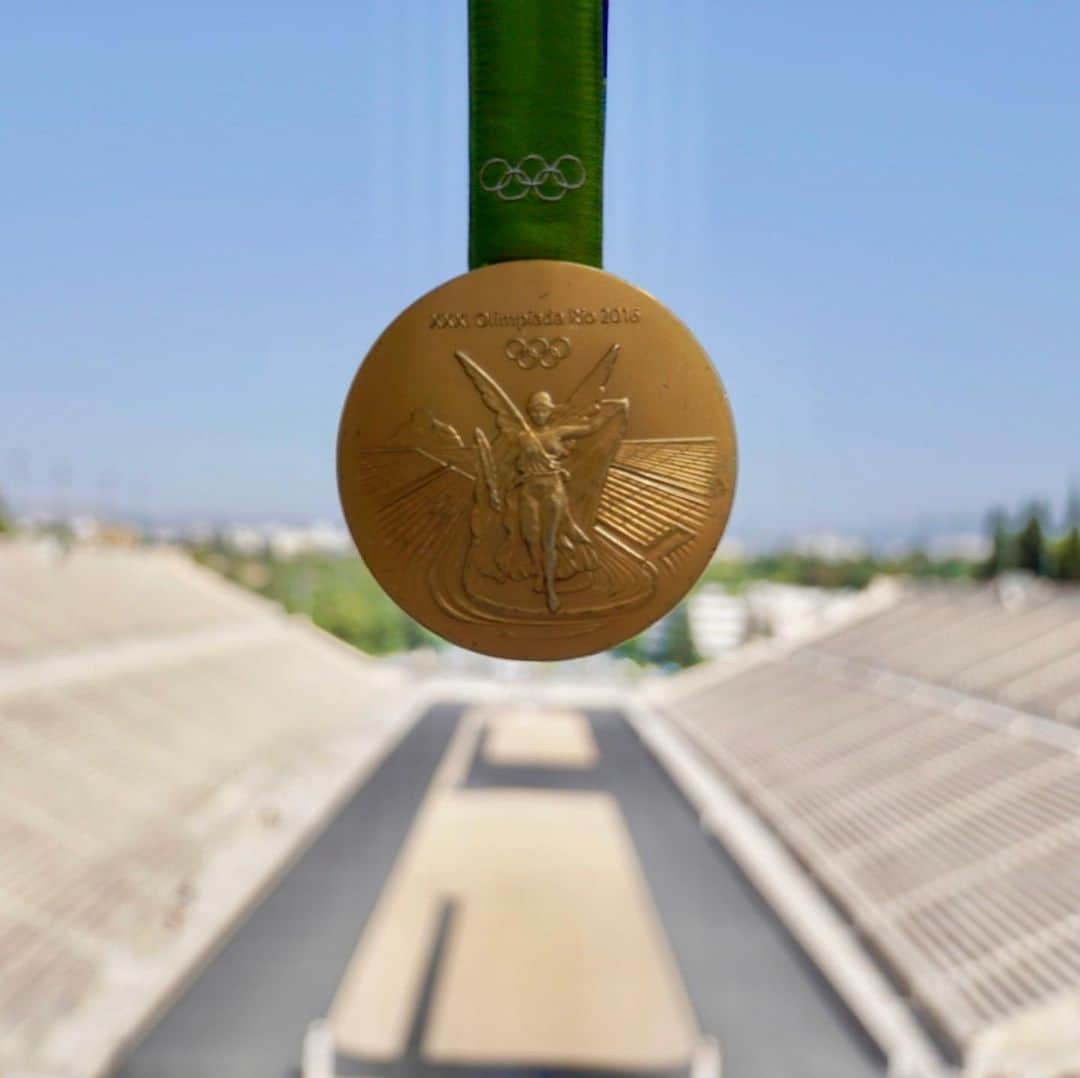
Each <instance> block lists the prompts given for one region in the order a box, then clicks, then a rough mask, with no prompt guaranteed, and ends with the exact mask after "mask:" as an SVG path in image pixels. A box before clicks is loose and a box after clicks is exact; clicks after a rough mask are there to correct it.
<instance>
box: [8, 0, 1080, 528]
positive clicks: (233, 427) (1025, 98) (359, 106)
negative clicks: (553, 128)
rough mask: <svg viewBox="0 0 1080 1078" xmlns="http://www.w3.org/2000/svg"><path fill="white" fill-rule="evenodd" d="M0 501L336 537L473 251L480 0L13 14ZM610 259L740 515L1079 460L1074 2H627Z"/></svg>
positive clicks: (811, 515)
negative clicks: (413, 309) (715, 444)
mask: <svg viewBox="0 0 1080 1078" xmlns="http://www.w3.org/2000/svg"><path fill="white" fill-rule="evenodd" d="M4 27H5V28H4V33H3V34H2V35H0V155H2V159H0V164H2V171H0V191H2V199H0V241H2V249H3V252H4V257H3V259H2V260H0V316H2V318H0V487H2V486H3V485H5V483H4V481H5V479H6V480H7V483H6V485H7V486H8V487H11V486H12V485H14V486H15V488H16V489H15V493H16V494H19V495H21V496H22V497H24V498H31V497H38V498H40V497H45V496H49V491H50V490H52V489H53V488H54V487H56V486H57V485H58V480H57V477H58V476H62V475H66V474H68V473H70V475H71V479H70V481H65V483H66V485H67V486H68V488H69V490H70V494H69V497H70V498H71V499H73V500H76V501H78V500H80V499H82V500H84V501H88V502H90V501H94V500H95V499H99V500H101V499H105V500H108V499H110V498H111V499H113V500H115V501H119V502H127V503H129V504H132V505H137V506H138V507H139V508H140V509H142V510H144V511H149V512H150V513H152V514H155V515H159V516H177V515H181V516H209V517H244V518H252V517H267V516H279V517H280V516H288V517H307V516H312V515H318V516H324V517H336V515H337V501H336V494H335V488H334V478H333V450H334V439H335V435H336V426H337V418H338V410H339V408H340V404H341V401H342V399H343V396H344V393H345V391H346V389H347V387H348V384H349V382H350V380H351V377H352V374H353V372H354V370H355V367H356V365H357V363H358V362H359V360H360V359H361V358H362V356H363V354H364V353H365V351H366V350H367V348H368V346H369V345H370V344H371V342H372V341H373V339H374V337H375V336H376V335H377V333H378V332H379V331H380V330H381V328H382V327H383V326H384V325H385V324H386V323H387V322H388V321H389V320H390V319H392V318H393V317H394V315H395V314H396V313H397V312H398V311H399V310H400V309H401V308H402V307H404V306H405V305H406V304H407V303H409V302H410V301H411V300H413V299H414V298H416V297H417V296H418V295H420V294H421V293H423V292H425V291H427V290H428V289H429V288H431V287H433V286H434V285H436V284H438V283H440V282H441V281H443V280H445V279H446V278H448V277H451V276H454V275H456V274H457V273H459V272H462V271H463V270H464V269H465V257H466V223H467V222H466V182H467V176H466V171H467V162H466V139H467V130H466V66H465V4H464V2H463V0H461V2H457V0H454V2H451V0H362V2H358V0H349V2H344V0H342V2H313V3H309V4H304V5H299V4H285V3H278V2H274V0H259V2H258V3H249V2H247V0H230V2H229V3H225V4H221V3H207V2H190V3H186V4H182V5H172V4H157V3H150V4H148V3H144V2H139V3H115V2H108V0H100V2H98V3H95V4H72V3H61V2H59V0H55V2H49V0H46V2H43V3H37V4H13V5H8V6H7V8H6V10H5V14H4ZM610 50H611V51H610V60H609V84H608V94H609V102H608V144H607V161H606V168H607V210H606V218H605V222H606V229H605V261H606V265H607V268H608V269H610V270H612V271H613V272H615V273H618V274H620V275H622V276H625V277H628V278H630V279H631V280H633V281H634V282H636V283H637V284H640V285H641V286H643V287H645V288H647V289H648V290H649V291H651V292H653V293H655V294H656V295H658V296H659V297H660V298H662V299H663V300H664V301H665V302H667V303H668V304H669V305H670V306H671V307H672V308H674V309H675V310H676V311H677V312H678V313H679V314H680V315H681V316H682V317H683V318H684V320H685V321H686V322H687V323H688V324H689V325H690V326H691V328H692V329H693V330H694V331H695V332H696V333H697V335H698V337H699V338H700V340H701V341H702V343H703V344H704V345H705V346H706V348H707V349H708V350H709V351H710V353H711V354H712V356H713V358H714V360H715V362H716V365H717V367H718V369H719V371H720V373H721V375H722V377H723V378H724V380H725V383H726V384H727V387H728V390H729V393H730V396H731V399H732V403H733V406H734V409H735V415H736V421H737V425H738V430H739V435H740V444H741V451H742V471H741V476H740V489H739V493H738V497H737V501H736V511H735V516H734V518H733V523H732V531H733V533H735V534H740V535H748V536H752V537H772V536H780V535H784V534H789V533H792V532H801V531H807V530H818V529H823V528H840V529H849V530H850V529H856V530H876V531H886V532H887V531H895V532H898V533H904V532H910V531H912V530H914V529H917V528H919V527H921V526H924V525H926V524H927V523H933V524H937V525H943V526H947V525H948V524H950V523H951V522H956V523H962V522H965V521H978V520H979V519H980V517H981V516H982V514H983V512H984V511H985V509H986V508H988V507H989V506H990V505H991V504H995V503H1002V504H1005V505H1008V506H1011V507H1016V506H1018V505H1019V504H1020V503H1022V502H1023V501H1024V500H1025V499H1026V498H1028V497H1029V496H1048V497H1052V498H1054V499H1055V501H1060V499H1061V496H1062V495H1063V493H1064V489H1065V486H1066V484H1067V482H1068V480H1069V478H1070V476H1076V475H1080V440H1078V438H1077V415H1078V410H1080V213H1078V203H1080V125H1078V123H1077V117H1078V116H1080V78H1078V77H1077V70H1076V62H1077V61H1076V58H1077V55H1080V5H1078V4H1075V3H1053V2H1050V0H1042V2H1040V3H1037V4H1034V3H1021V2H1020V0H1014V2H1011V3H989V2H983V0H979V2H975V0H972V2H966V3H961V2H949V0H936V2H911V3H904V4H897V3H884V2H871V3H866V2H864V0H863V2H851V3H827V2H819V3H818V2H816V3H802V2H794V0H792V2H787V3H779V2H774V3H768V2H761V3H754V4H748V3H725V2H720V0H696V2H692V0H674V2H664V3H660V2H653V0H612V4H611V36H610Z"/></svg>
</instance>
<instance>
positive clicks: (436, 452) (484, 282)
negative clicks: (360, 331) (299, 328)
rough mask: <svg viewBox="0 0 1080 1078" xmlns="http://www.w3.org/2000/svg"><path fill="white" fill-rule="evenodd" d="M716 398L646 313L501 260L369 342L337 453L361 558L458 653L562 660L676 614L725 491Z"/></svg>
mask: <svg viewBox="0 0 1080 1078" xmlns="http://www.w3.org/2000/svg"><path fill="white" fill-rule="evenodd" d="M735 456H736V455H735V433H734V429H733V426H732V420H731V412H730V409H729V407H728V402H727V397H726V396H725V394H724V389H723V386H722V385H721V383H720V380H719V378H718V377H717V375H716V372H715V371H714V369H713V367H712V364H711V363H710V361H709V358H708V356H706V354H705V353H704V352H703V351H702V349H701V346H700V345H699V344H698V343H697V341H695V340H694V338H693V336H692V335H691V334H690V331H689V330H688V329H687V328H686V327H685V326H684V325H683V324H682V323H681V322H680V321H679V320H678V319H677V318H676V317H675V316H674V315H673V314H672V313H671V312H670V311H669V310H667V308H666V307H664V306H663V305H661V304H660V303H658V302H657V301H656V300H655V299H653V298H652V296H650V295H648V294H647V293H645V292H642V291H641V290H640V289H638V288H635V287H634V286H633V285H630V284H628V283H627V282H625V281H622V280H620V279H619V278H617V277H613V276H612V275H611V274H609V273H605V272H604V271H602V270H598V269H593V268H591V267H589V266H584V265H579V264H577V263H573V262H553V261H520V262H504V263H500V264H498V265H494V266H488V267H485V268H483V269H479V270H474V271H473V272H472V273H468V274H465V275H464V276H461V277H458V278H456V279H454V280H452V281H450V282H448V283H447V284H444V285H442V286H441V287H439V288H436V289H435V290H434V291H433V292H430V293H428V294H427V295H426V296H424V297H423V298H422V299H420V300H417V302H416V303H414V304H413V305H412V306H411V307H409V308H408V310H406V311H405V312H404V313H403V314H401V315H400V316H399V317H398V318H397V319H396V321H394V322H393V324H392V325H391V326H390V327H389V328H388V329H387V330H386V331H385V332H384V333H383V334H382V336H381V337H380V338H379V339H378V341H376V342H375V345H374V347H373V348H372V349H371V351H370V353H369V354H368V356H367V358H366V359H365V360H364V363H363V365H362V366H361V367H360V370H359V372H358V373H357V375H356V378H355V380H354V381H353V385H352V388H351V390H350V391H349V396H348V400H347V401H346V403H345V411H344V414H343V415H342V419H341V429H340V432H339V436H338V485H339V488H340V491H341V500H342V505H343V506H344V510H345V517H346V519H347V521H348V525H349V529H350V531H351V532H352V535H353V538H354V539H355V541H356V545H357V547H358V548H359V550H360V554H361V555H362V557H363V559H364V561H365V562H366V563H367V565H368V567H369V568H370V569H371V571H372V573H373V574H374V575H375V577H376V579H377V580H378V581H379V583H380V584H381V585H382V586H383V588H385V589H386V591H387V592H388V593H389V595H390V596H391V597H392V598H393V599H394V600H395V601H396V602H397V603H398V604H399V605H400V606H401V607H403V608H404V609H405V610H406V611H407V612H408V613H409V614H410V615H411V616H412V617H413V618H415V619H416V620H417V621H418V622H420V623H421V624H422V625H425V626H427V628H429V629H431V630H432V631H433V632H435V633H438V634H439V635H440V636H442V637H445V638H446V639H447V640H450V641H452V642H453V643H455V644H459V645H461V646H462V647H465V648H470V649H471V650H473V651H479V652H483V653H485V654H488V655H496V656H500V657H503V658H511V659H569V658H574V657H577V656H580V655H587V654H589V653H591V652H594V651H599V650H601V649H603V648H607V647H611V646H612V645H614V644H618V643H620V642H622V641H624V640H626V639H628V638H629V637H631V636H634V635H635V634H637V633H639V632H641V631H642V630H643V629H645V628H646V627H647V626H648V625H650V624H651V623H652V622H654V621H655V620H656V619H657V618H659V617H661V616H662V615H663V614H665V613H666V612H667V611H668V610H670V609H671V608H672V607H673V606H674V605H675V604H676V603H677V602H678V601H679V600H680V599H681V598H682V597H683V596H684V595H685V594H686V592H687V591H688V590H689V588H690V587H691V585H692V584H693V583H694V581H695V580H697V578H698V576H700V574H701V573H702V571H703V570H704V569H705V567H706V565H707V564H708V562H709V559H710V557H711V556H712V553H713V551H714V549H715V548H716V545H717V543H718V542H719V541H720V536H721V534H722V533H723V530H724V525H725V524H726V523H727V518H728V514H729V512H730V510H731V501H732V497H733V494H734V489H735V469H736V463H735Z"/></svg>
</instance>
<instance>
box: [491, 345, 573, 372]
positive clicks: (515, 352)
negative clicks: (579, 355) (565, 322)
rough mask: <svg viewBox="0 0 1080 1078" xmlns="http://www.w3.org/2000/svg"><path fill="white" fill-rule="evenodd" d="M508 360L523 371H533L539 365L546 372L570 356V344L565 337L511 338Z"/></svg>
mask: <svg viewBox="0 0 1080 1078" xmlns="http://www.w3.org/2000/svg"><path fill="white" fill-rule="evenodd" d="M504 351H505V352H506V358H507V359H510V360H513V362H514V363H516V364H517V365H518V366H519V367H520V368H521V369H522V370H523V371H531V370H532V369H533V367H535V366H536V365H537V364H538V363H539V364H540V366H541V367H543V368H544V370H546V371H550V370H551V369H552V368H553V367H557V366H558V365H559V364H560V363H561V362H562V361H563V360H564V359H566V357H567V356H568V355H569V354H570V342H569V341H568V340H567V339H566V338H565V337H555V338H554V339H553V340H550V341H549V340H548V339H547V337H533V338H532V339H531V340H528V341H526V340H525V339H524V338H522V337H511V338H510V340H508V341H507V342H506V348H505V349H504Z"/></svg>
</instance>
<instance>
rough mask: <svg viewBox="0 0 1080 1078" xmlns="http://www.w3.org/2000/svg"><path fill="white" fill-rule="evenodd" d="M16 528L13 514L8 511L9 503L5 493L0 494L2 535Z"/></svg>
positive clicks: (0, 530) (0, 527)
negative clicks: (12, 519)
mask: <svg viewBox="0 0 1080 1078" xmlns="http://www.w3.org/2000/svg"><path fill="white" fill-rule="evenodd" d="M14 530H15V526H14V524H12V521H11V516H10V515H9V513H8V507H7V503H6V502H5V501H4V497H3V495H2V494H0V535H4V534H5V533H6V532H10V531H14Z"/></svg>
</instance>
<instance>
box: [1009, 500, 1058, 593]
mask: <svg viewBox="0 0 1080 1078" xmlns="http://www.w3.org/2000/svg"><path fill="white" fill-rule="evenodd" d="M1044 516H1045V513H1044V511H1043V510H1042V508H1041V507H1040V506H1038V505H1033V506H1032V507H1031V508H1030V509H1029V510H1028V519H1027V523H1026V524H1025V525H1024V527H1023V528H1022V529H1021V531H1020V534H1019V535H1018V536H1017V537H1016V568H1017V569H1026V570H1027V571H1028V572H1029V573H1034V574H1035V575H1036V576H1046V575H1048V573H1049V568H1050V561H1049V558H1048V557H1047V549H1046V535H1045V533H1044V531H1043V518H1044Z"/></svg>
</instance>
